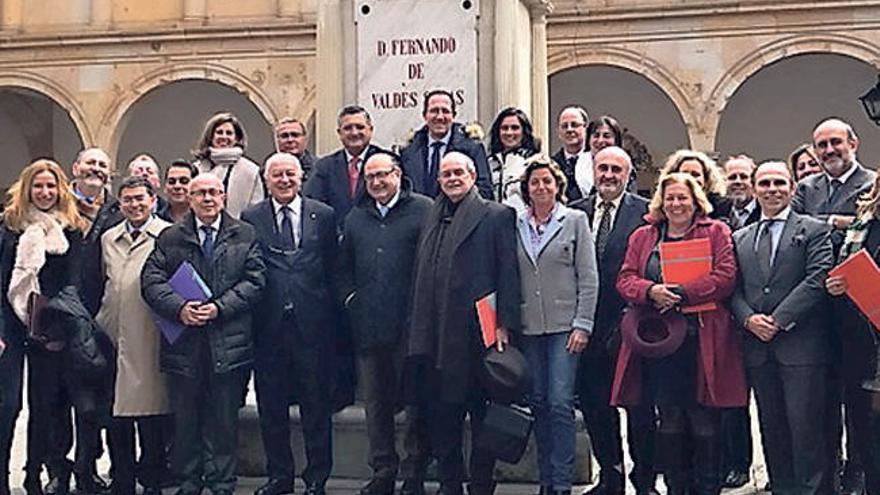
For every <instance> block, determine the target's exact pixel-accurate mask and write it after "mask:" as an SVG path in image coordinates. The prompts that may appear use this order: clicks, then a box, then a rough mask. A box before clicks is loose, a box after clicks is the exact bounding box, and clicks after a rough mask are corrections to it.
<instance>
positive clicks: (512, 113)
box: [489, 107, 541, 155]
mask: <svg viewBox="0 0 880 495" xmlns="http://www.w3.org/2000/svg"><path fill="white" fill-rule="evenodd" d="M507 117H516V118H517V120H519V125H520V127H522V143H521V144H520V149H523V150H527V151H528V152H529V154H530V155H533V154H535V153H537V152H538V151H540V149H541V146H540V145H539V144H538V142H537V140H536V139H535V130H534V128H533V127H532V122H531V121H530V120H529V116H528V115H526V113H525V112H524V111H522V110H520V109H519V108H515V107H507V108H505V109H504V110H501V112H499V113H498V116H497V117H495V122H492V129H490V130H489V153H501V152H502V151H503V148H504V147H503V146H502V145H501V123H502V122H504V119H506V118H507Z"/></svg>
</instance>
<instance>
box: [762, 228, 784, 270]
mask: <svg viewBox="0 0 880 495" xmlns="http://www.w3.org/2000/svg"><path fill="white" fill-rule="evenodd" d="M778 221H779V220H778V219H775V218H769V219H767V220H762V221H761V226H760V229H761V231H760V232H759V235H760V236H761V237H760V238H759V239H758V266H760V267H761V270H763V272H764V275H767V276H769V275H770V268H771V266H772V259H773V233H772V231H771V230H772V228H773V224H774V223H776V222H778Z"/></svg>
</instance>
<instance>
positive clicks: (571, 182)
mask: <svg viewBox="0 0 880 495" xmlns="http://www.w3.org/2000/svg"><path fill="white" fill-rule="evenodd" d="M577 162H578V157H577V155H575V156H570V157H568V158H566V160H565V169H564V170H563V171H562V172H563V173H564V174H565V180H566V181H567V182H568V187H566V188H565V189H566V191H565V193H566V194H565V195H566V196H567V197H568V201H569V202H571V201H574V200H576V199H581V197H583V195H582V194H581V188H580V187H578V184H577V178H576V176H575V169H576V168H577Z"/></svg>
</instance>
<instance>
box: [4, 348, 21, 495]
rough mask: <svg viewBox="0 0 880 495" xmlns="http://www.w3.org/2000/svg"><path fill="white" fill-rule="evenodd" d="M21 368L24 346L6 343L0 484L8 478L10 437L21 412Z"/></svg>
mask: <svg viewBox="0 0 880 495" xmlns="http://www.w3.org/2000/svg"><path fill="white" fill-rule="evenodd" d="M23 368H24V345H23V344H22V343H21V342H16V341H7V342H6V350H5V351H4V353H3V355H0V384H2V385H0V483H2V482H3V481H5V480H7V479H8V477H9V453H10V451H12V436H13V433H14V432H15V422H16V420H17V419H18V413H19V412H20V411H21V402H22V386H21V382H22V370H23ZM0 488H2V487H0Z"/></svg>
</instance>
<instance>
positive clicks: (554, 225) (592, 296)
mask: <svg viewBox="0 0 880 495" xmlns="http://www.w3.org/2000/svg"><path fill="white" fill-rule="evenodd" d="M528 217H529V213H528V211H524V212H522V213H520V215H519V218H517V230H518V232H519V235H518V236H517V240H518V241H519V242H518V243H517V247H518V249H517V258H518V259H519V273H520V280H521V282H522V296H523V311H522V333H523V335H544V334H551V333H560V332H570V331H571V330H572V329H573V328H578V329H581V330H586V331H587V332H589V333H592V332H593V317H594V316H595V314H596V298H597V295H598V289H599V277H598V275H597V270H596V245H595V244H594V242H593V236H592V234H590V228H589V226H588V225H587V215H586V214H584V212H582V211H580V210H574V209H571V208H568V207H566V206H564V205H559V206H558V207H557V209H556V211H555V212H554V213H553V216H552V218H551V220H550V222H549V223H548V224H547V231H546V232H544V236H545V237H544V242H543V243H542V246H541V247H540V249H539V250H538V252H537V253H534V256H533V254H532V253H531V250H530V249H528V247H529V245H530V244H531V232H530V230H531V227H530V226H529V220H528Z"/></svg>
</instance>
